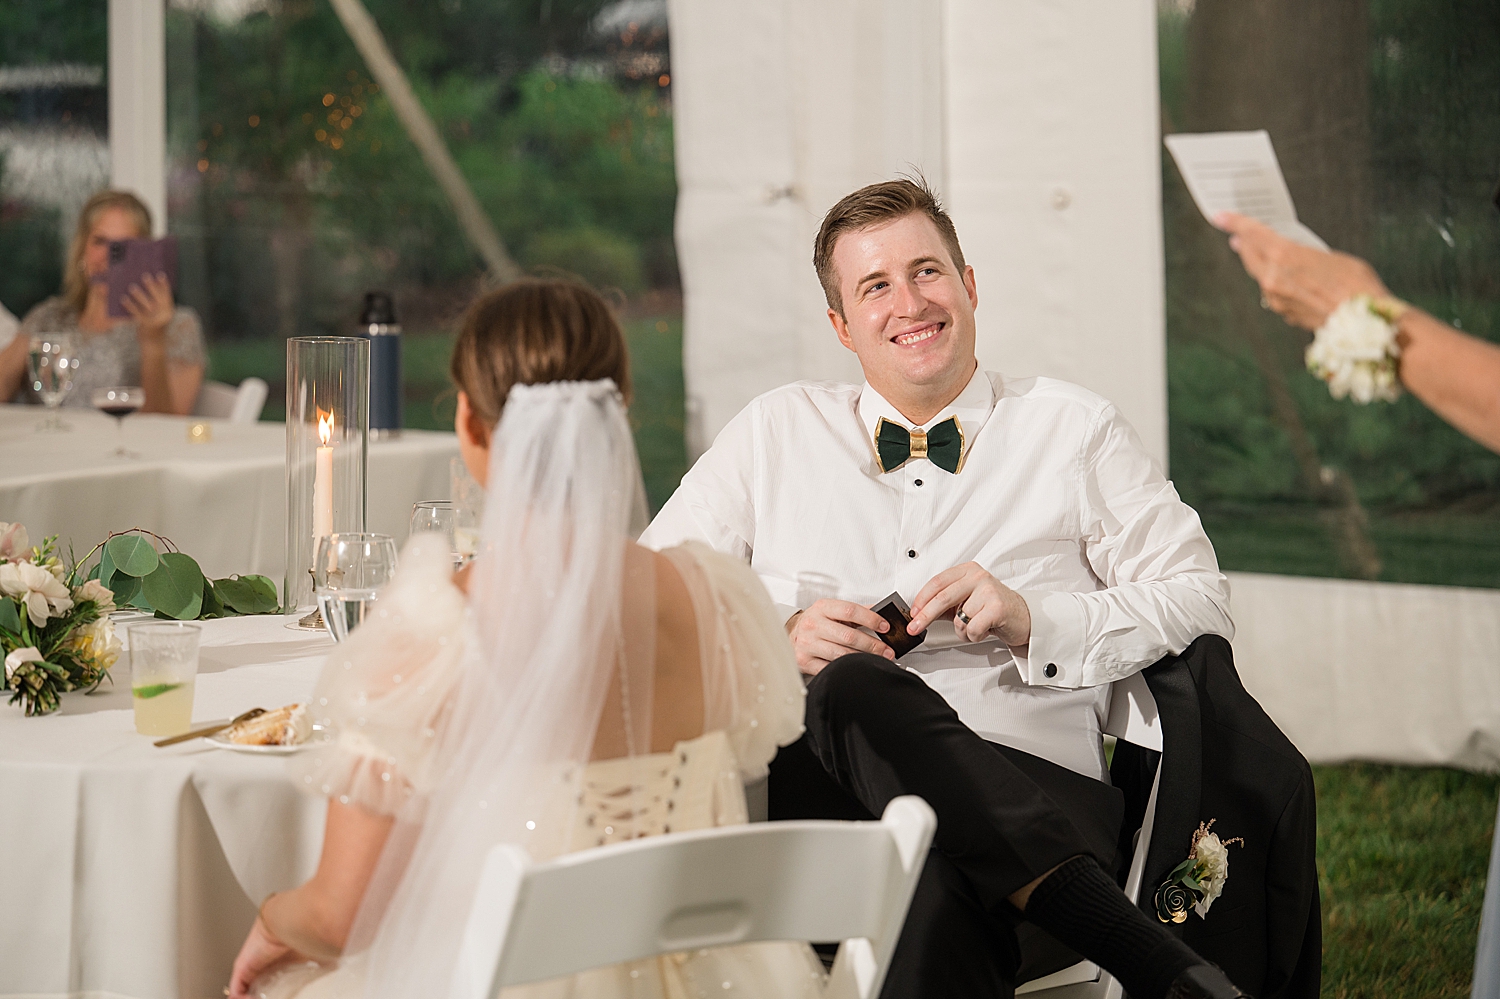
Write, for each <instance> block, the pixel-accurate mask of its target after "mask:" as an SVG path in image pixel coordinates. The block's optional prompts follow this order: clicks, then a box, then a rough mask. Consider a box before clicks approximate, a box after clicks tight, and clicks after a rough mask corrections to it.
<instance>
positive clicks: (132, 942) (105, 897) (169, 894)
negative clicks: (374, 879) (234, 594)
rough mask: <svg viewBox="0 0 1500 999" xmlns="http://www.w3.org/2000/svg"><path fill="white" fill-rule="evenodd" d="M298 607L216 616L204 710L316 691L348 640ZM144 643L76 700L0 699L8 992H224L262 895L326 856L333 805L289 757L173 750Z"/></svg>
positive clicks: (0, 844)
mask: <svg viewBox="0 0 1500 999" xmlns="http://www.w3.org/2000/svg"><path fill="white" fill-rule="evenodd" d="M288 620H289V619H288V618H283V617H278V616H271V617H250V618H230V619H228V620H222V621H205V622H202V624H203V628H204V634H203V646H204V648H203V651H202V654H201V659H200V666H199V673H198V680H197V690H196V692H195V698H194V701H195V703H194V709H193V717H194V719H195V720H197V721H200V722H201V721H205V720H212V719H215V718H226V717H232V716H233V715H235V714H238V713H239V712H241V711H244V710H246V709H247V708H250V707H255V706H261V707H266V708H274V707H278V706H280V705H282V704H288V703H291V702H293V701H301V700H305V699H306V698H307V697H308V695H309V694H310V692H311V690H312V686H313V683H314V681H315V680H316V679H317V674H318V670H319V667H320V666H321V665H322V662H323V658H324V656H325V655H326V654H327V652H328V650H329V649H330V648H332V647H333V643H332V642H331V641H330V640H329V639H328V638H327V637H326V636H324V635H321V634H317V633H309V632H299V631H289V630H287V629H286V627H285V624H286V622H287V621H288ZM128 658H129V657H128V655H127V656H126V657H124V658H122V659H121V661H120V662H119V663H118V664H117V665H116V666H115V669H114V672H115V673H116V678H115V682H114V684H113V685H112V686H111V685H110V684H108V683H106V684H105V686H104V687H103V688H102V689H101V691H100V692H99V693H96V694H90V695H86V694H82V693H77V692H75V693H71V694H65V695H64V696H63V707H62V710H61V712H60V713H59V714H56V715H50V716H46V717H41V718H26V717H24V716H23V715H22V714H21V711H20V708H19V706H17V707H11V706H9V705H7V704H5V703H3V702H0V996H28V997H39V996H47V997H52V996H80V995H84V994H86V995H88V996H90V997H97V996H102V995H108V996H128V997H132V999H178V997H181V999H206V997H214V996H219V995H220V990H221V989H222V988H223V986H224V985H225V984H226V983H227V982H228V980H229V977H228V976H229V969H230V966H231V965H232V963H233V961H234V955H235V953H236V952H237V951H238V949H239V945H240V943H241V942H242V941H243V940H244V937H245V934H246V933H247V932H248V931H249V929H250V925H251V923H252V922H254V919H255V910H256V906H257V905H258V904H259V903H260V901H261V899H263V898H264V897H265V896H266V895H267V894H269V893H271V892H273V891H280V890H283V889H286V888H290V887H293V886H295V885H297V884H300V883H301V882H302V881H304V880H305V879H306V878H307V877H308V876H309V875H311V873H312V871H313V869H314V868H315V867H316V866H317V858H318V849H319V847H320V845H321V843H322V839H323V815H324V810H325V807H326V806H325V803H324V802H323V801H322V800H320V799H315V798H312V797H309V796H307V795H304V794H301V793H299V792H298V791H297V790H296V788H295V787H293V785H292V782H291V780H290V778H289V777H288V776H287V771H286V757H284V756H254V755H249V754H245V753H238V752H232V751H228V750H223V749H217V748H213V747H211V746H209V745H208V744H207V743H204V742H202V741H201V740H199V741H195V742H190V743H184V744H181V745H178V746H172V747H168V748H165V749H157V748H155V747H154V746H152V744H151V743H152V739H151V737H149V736H143V735H137V734H136V732H135V724H134V713H133V711H132V709H131V704H130V689H129V688H130V684H129V675H130V674H129V664H128Z"/></svg>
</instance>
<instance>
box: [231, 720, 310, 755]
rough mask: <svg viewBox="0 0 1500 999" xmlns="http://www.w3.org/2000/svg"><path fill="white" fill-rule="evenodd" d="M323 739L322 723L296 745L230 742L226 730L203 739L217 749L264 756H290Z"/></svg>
mask: <svg viewBox="0 0 1500 999" xmlns="http://www.w3.org/2000/svg"><path fill="white" fill-rule="evenodd" d="M220 721H228V719H220ZM217 724H219V722H208V723H206V725H217ZM206 725H205V727H206ZM226 731H227V730H226ZM322 740H323V726H321V725H314V726H313V734H312V735H310V736H308V738H307V741H306V742H299V743H297V744H296V745H295V746H250V745H246V744H245V743H242V742H230V741H229V739H228V738H227V737H226V736H225V734H224V732H215V733H214V734H213V735H208V736H204V737H203V741H204V742H207V743H210V744H211V745H213V747H214V748H215V749H232V750H234V751H235V752H236V753H260V754H261V755H263V756H288V755H290V754H292V753H300V752H302V750H304V749H306V748H307V747H309V746H311V745H312V744H313V743H314V742H321V741H322Z"/></svg>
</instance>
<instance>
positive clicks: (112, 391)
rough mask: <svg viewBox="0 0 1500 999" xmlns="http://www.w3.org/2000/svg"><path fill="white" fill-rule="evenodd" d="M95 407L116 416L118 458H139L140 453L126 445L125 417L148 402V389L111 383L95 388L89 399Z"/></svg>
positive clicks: (116, 449)
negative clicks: (104, 386) (107, 386)
mask: <svg viewBox="0 0 1500 999" xmlns="http://www.w3.org/2000/svg"><path fill="white" fill-rule="evenodd" d="M89 401H90V402H92V403H93V404H94V408H95V409H97V410H99V411H100V412H102V413H108V414H109V415H110V416H113V417H114V418H115V423H116V424H117V425H118V426H119V428H120V432H119V440H120V446H119V447H117V448H115V451H114V454H115V457H117V458H139V457H140V455H139V454H137V453H136V452H134V451H131V450H130V449H129V448H127V447H126V446H125V417H127V416H129V415H130V414H131V413H134V412H135V411H136V410H138V409H140V408H141V407H142V406H144V405H145V404H146V390H145V389H143V388H141V387H140V386H138V385H111V386H110V387H109V388H102V389H95V390H94V395H93V397H92V398H91V399H90V400H89Z"/></svg>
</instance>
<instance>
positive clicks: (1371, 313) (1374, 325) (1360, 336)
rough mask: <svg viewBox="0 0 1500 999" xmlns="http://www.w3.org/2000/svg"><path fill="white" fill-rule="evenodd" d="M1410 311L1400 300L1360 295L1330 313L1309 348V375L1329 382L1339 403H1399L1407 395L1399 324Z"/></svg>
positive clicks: (1314, 335)
mask: <svg viewBox="0 0 1500 999" xmlns="http://www.w3.org/2000/svg"><path fill="white" fill-rule="evenodd" d="M1404 311H1406V307H1405V306H1404V305H1402V304H1401V303H1400V302H1397V301H1395V300H1394V299H1388V298H1386V299H1379V300H1376V299H1372V298H1371V297H1370V296H1369V295H1355V296H1354V297H1353V298H1351V299H1348V300H1347V301H1345V302H1343V303H1342V304H1340V305H1339V307H1338V308H1336V309H1334V310H1333V312H1332V313H1330V314H1329V316H1328V319H1327V321H1325V322H1324V323H1323V325H1322V326H1319V327H1318V330H1317V332H1316V333H1314V334H1313V342H1312V343H1311V344H1309V345H1308V347H1307V370H1308V371H1311V372H1312V373H1313V374H1314V375H1316V376H1317V377H1319V378H1321V379H1323V380H1324V381H1325V382H1327V383H1328V391H1329V393H1330V394H1332V396H1333V397H1334V398H1335V399H1342V398H1344V396H1346V395H1352V396H1353V397H1354V401H1355V402H1360V403H1367V402H1373V401H1374V400H1376V399H1382V400H1384V401H1386V402H1395V401H1396V399H1397V398H1399V397H1400V395H1401V381H1400V379H1398V378H1397V376H1396V364H1397V361H1398V359H1399V358H1400V357H1401V347H1400V345H1399V344H1397V343H1396V320H1397V319H1399V318H1401V313H1402V312H1404Z"/></svg>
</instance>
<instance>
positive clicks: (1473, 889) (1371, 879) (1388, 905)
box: [1313, 763, 1500, 999]
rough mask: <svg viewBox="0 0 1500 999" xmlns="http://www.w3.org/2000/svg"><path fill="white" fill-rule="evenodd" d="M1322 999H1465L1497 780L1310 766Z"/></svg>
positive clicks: (1417, 771) (1453, 774)
mask: <svg viewBox="0 0 1500 999" xmlns="http://www.w3.org/2000/svg"><path fill="white" fill-rule="evenodd" d="M1313 777H1314V780H1315V781H1316V782H1317V788H1318V881H1319V887H1320V888H1321V890H1322V896H1323V996H1324V997H1326V999H1364V997H1371V999H1374V997H1379V999H1418V997H1424V999H1425V997H1429V996H1431V997H1438V996H1451V997H1455V999H1457V997H1461V996H1462V997H1467V996H1468V994H1469V983H1470V979H1471V977H1472V975H1473V970H1474V947H1475V942H1476V940H1477V937H1478V933H1479V912H1480V907H1481V905H1482V903H1483V900H1484V884H1485V873H1486V869H1487V867H1488V864H1489V854H1490V839H1491V837H1492V836H1493V834H1494V822H1495V802H1496V798H1497V795H1500V776H1496V775H1483V774H1470V773H1464V772H1461V771H1457V770H1441V769H1421V768H1413V767H1390V766H1378V765H1374V764H1361V763H1355V764H1347V765H1344V766H1336V767H1314V768H1313Z"/></svg>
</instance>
